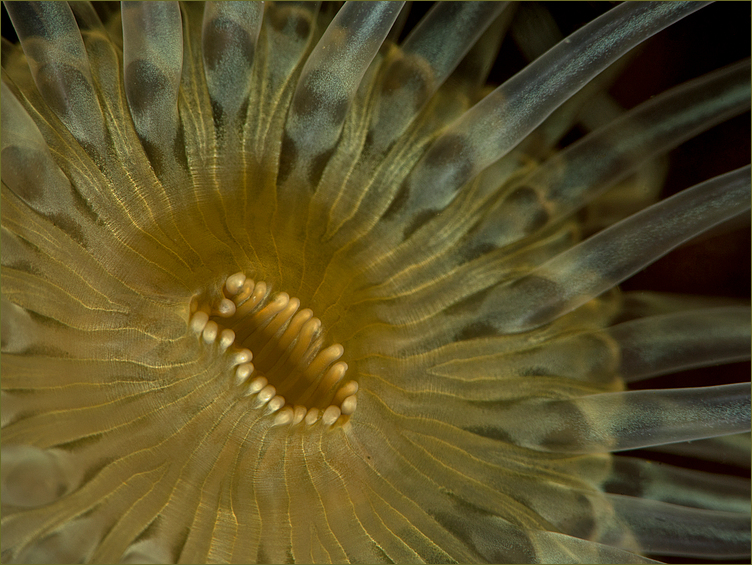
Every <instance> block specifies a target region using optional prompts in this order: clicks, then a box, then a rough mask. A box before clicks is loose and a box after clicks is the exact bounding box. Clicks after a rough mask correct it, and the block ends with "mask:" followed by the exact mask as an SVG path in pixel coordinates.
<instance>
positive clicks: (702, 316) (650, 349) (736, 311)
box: [606, 307, 750, 382]
mask: <svg viewBox="0 0 752 565" xmlns="http://www.w3.org/2000/svg"><path fill="white" fill-rule="evenodd" d="M749 320H750V309H749V308H745V307H730V308H709V309H704V310H694V311H689V312H679V313H676V314H668V315H664V316H654V317H650V318H643V319H639V320H633V321H631V322H626V323H623V324H619V325H617V326H613V327H611V328H609V329H608V330H606V333H608V335H610V336H611V337H613V338H614V339H615V340H616V341H617V343H618V344H619V347H620V350H621V363H620V367H619V374H620V375H621V376H622V378H623V379H624V380H625V381H627V382H633V381H638V380H642V379H647V378H650V377H652V376H655V375H661V374H665V373H670V372H676V371H681V370H684V369H691V368H694V367H704V366H708V365H716V364H722V363H733V362H735V361H743V360H746V359H749V358H750V349H749V341H750V327H749Z"/></svg>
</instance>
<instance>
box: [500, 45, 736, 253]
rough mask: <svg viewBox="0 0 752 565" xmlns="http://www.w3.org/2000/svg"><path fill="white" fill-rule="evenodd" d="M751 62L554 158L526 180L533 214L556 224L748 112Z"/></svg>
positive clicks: (664, 97) (671, 94) (658, 102)
mask: <svg viewBox="0 0 752 565" xmlns="http://www.w3.org/2000/svg"><path fill="white" fill-rule="evenodd" d="M749 64H750V63H749V59H747V60H746V61H741V62H739V63H737V64H735V65H732V66H730V67H727V68H725V69H722V70H720V71H717V72H714V73H710V74H708V75H705V76H703V77H700V78H699V79H696V80H693V81H691V82H688V83H686V84H683V85H681V86H679V87H677V88H674V89H671V90H669V91H667V92H665V93H664V94H661V95H660V96H656V97H655V98H651V99H650V100H649V101H647V102H646V103H644V104H641V105H640V106H638V107H637V108H635V109H633V110H631V111H630V112H627V113H626V114H625V115H624V116H622V117H621V118H619V119H617V120H615V121H613V122H611V123H609V125H608V126H606V127H604V128H602V129H600V130H598V131H596V132H594V133H593V134H591V135H589V136H587V137H585V138H584V139H582V140H581V141H579V142H577V143H575V144H573V145H572V146H571V147H568V148H567V149H566V150H564V151H562V152H561V153H559V154H558V155H556V156H555V157H554V158H552V159H550V160H549V161H548V162H546V163H545V164H544V165H542V166H541V167H540V168H538V169H536V170H535V171H534V172H533V173H532V174H531V175H530V176H528V177H527V178H526V179H524V180H523V181H522V184H523V185H524V186H526V187H531V188H533V189H534V190H536V191H537V192H539V198H541V200H542V201H543V202H544V203H545V204H544V206H542V207H540V208H538V210H536V211H535V212H538V213H543V214H546V215H547V217H548V221H549V222H553V221H556V220H557V219H558V218H560V217H561V216H563V215H566V214H568V213H571V212H572V211H573V210H576V209H577V208H579V207H580V206H582V205H583V204H584V203H585V202H588V201H589V200H591V199H592V198H594V197H595V196H597V195H598V194H600V193H601V192H603V191H604V190H605V189H606V188H608V187H610V186H612V185H613V184H614V183H616V182H617V181H619V180H620V179H622V178H624V177H625V176H626V175H627V174H628V173H630V172H632V171H633V170H634V169H635V168H636V167H637V166H638V165H640V164H641V163H642V162H643V161H645V160H647V159H649V158H652V157H653V156H654V155H656V154H657V153H663V152H666V151H668V150H670V149H673V148H674V147H677V146H678V145H679V144H680V143H683V142H684V141H686V140H687V139H690V138H691V137H694V136H695V135H697V134H698V133H700V132H701V131H704V130H707V129H709V128H711V127H712V126H715V125H717V124H719V123H721V122H723V121H726V120H728V119H729V118H731V117H733V116H735V115H737V114H739V113H741V112H743V111H745V110H747V109H749V105H750V85H749V73H750V66H749ZM541 208H542V209H541ZM530 214H531V215H534V213H530ZM521 236H522V234H508V235H507V237H512V238H516V237H521Z"/></svg>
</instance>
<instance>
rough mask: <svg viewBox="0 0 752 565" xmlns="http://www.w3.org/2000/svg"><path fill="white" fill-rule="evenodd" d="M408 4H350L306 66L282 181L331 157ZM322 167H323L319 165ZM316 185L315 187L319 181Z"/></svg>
mask: <svg viewBox="0 0 752 565" xmlns="http://www.w3.org/2000/svg"><path fill="white" fill-rule="evenodd" d="M402 5H403V2H378V3H360V2H355V3H352V4H346V5H345V6H344V7H343V8H342V9H341V10H340V11H339V12H338V13H337V15H336V16H335V18H334V20H333V21H332V23H331V24H330V25H329V27H328V28H327V30H326V32H324V35H323V37H322V38H321V40H320V41H319V42H318V43H317V45H316V47H315V48H314V50H313V52H312V53H311V54H310V56H309V57H308V60H307V61H306V63H305V66H304V67H303V70H302V72H301V75H300V80H299V81H298V85H297V87H296V89H295V94H294V95H293V98H292V104H291V106H290V113H289V115H288V117H287V122H286V124H285V136H286V137H285V141H284V142H283V146H282V155H286V156H287V157H288V158H290V159H291V160H292V162H291V163H284V162H283V163H282V164H281V168H280V178H279V180H278V182H280V183H284V181H285V180H286V178H287V177H288V175H290V174H294V173H293V172H292V170H293V169H297V168H298V167H301V169H302V170H300V174H304V175H308V174H310V170H311V168H312V162H311V161H312V160H313V159H314V158H316V157H319V159H320V160H323V161H324V163H325V162H326V159H325V158H324V157H323V155H330V153H329V152H330V151H331V149H332V148H333V147H334V144H335V143H336V142H337V139H338V138H339V135H340V132H341V131H342V124H343V123H344V121H345V118H346V117H347V111H348V109H349V107H350V104H351V103H352V100H353V97H354V96H355V92H356V90H357V88H358V86H359V85H360V81H361V79H362V78H363V75H364V74H365V72H366V69H367V68H368V66H369V65H370V63H371V61H372V60H373V58H374V57H375V56H376V53H377V52H378V50H379V48H380V47H381V44H382V42H383V41H384V38H385V37H386V35H387V33H388V32H389V29H390V28H391V27H392V24H393V23H394V20H395V19H397V16H398V15H399V12H400V9H401V8H402ZM319 167H321V168H323V163H320V164H319ZM319 175H320V172H319ZM314 184H315V183H314Z"/></svg>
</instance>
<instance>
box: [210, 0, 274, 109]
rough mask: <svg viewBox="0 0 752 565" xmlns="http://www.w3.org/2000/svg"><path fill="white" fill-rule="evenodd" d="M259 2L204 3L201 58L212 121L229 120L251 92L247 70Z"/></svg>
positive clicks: (258, 25) (257, 24)
mask: <svg viewBox="0 0 752 565" xmlns="http://www.w3.org/2000/svg"><path fill="white" fill-rule="evenodd" d="M263 15H264V6H263V4H261V3H260V2H207V3H206V6H205V7H204V20H203V26H202V27H203V29H202V38H201V41H202V55H203V60H204V73H205V74H206V83H207V86H208V88H209V95H210V96H211V99H212V106H213V110H214V116H215V120H221V118H222V116H227V119H233V118H235V116H236V115H237V113H238V111H239V110H240V108H241V106H242V105H243V103H244V102H246V101H247V99H248V95H249V93H250V90H251V68H252V65H253V58H254V54H255V50H256V40H257V39H258V34H259V31H260V30H261V21H262V18H263Z"/></svg>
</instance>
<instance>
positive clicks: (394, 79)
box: [372, 2, 507, 148]
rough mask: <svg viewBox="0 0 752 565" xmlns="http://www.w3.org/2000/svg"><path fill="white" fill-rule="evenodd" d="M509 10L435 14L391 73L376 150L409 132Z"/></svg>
mask: <svg viewBox="0 0 752 565" xmlns="http://www.w3.org/2000/svg"><path fill="white" fill-rule="evenodd" d="M506 7H507V2H466V3H458V2H457V3H456V2H446V3H438V4H436V5H434V7H433V8H431V11H429V13H428V14H427V15H426V16H425V17H424V18H423V19H422V20H421V22H420V24H419V25H418V26H417V27H416V28H415V29H414V30H413V31H412V32H411V33H410V36H409V37H408V38H407V39H406V40H405V42H404V44H403V45H402V48H401V49H400V53H399V55H398V57H397V58H395V59H394V60H392V61H391V63H390V64H389V66H388V67H387V69H386V70H385V74H384V78H383V81H384V82H383V83H382V86H381V98H380V100H379V105H378V107H377V110H376V112H374V115H373V118H372V127H373V132H374V138H373V143H374V145H375V146H376V148H383V147H385V146H387V145H388V144H389V143H390V142H391V141H392V140H394V139H395V138H396V137H397V136H399V135H400V134H401V133H402V132H404V130H405V128H406V127H407V125H408V124H409V123H410V121H411V120H412V119H413V118H414V117H415V116H416V115H417V114H418V113H419V112H420V110H421V109H422V108H423V107H424V106H425V104H426V103H427V102H428V100H429V99H430V98H431V96H433V94H434V93H435V92H436V90H437V89H438V88H439V86H440V85H441V84H442V83H443V82H444V81H445V80H446V78H447V77H448V76H449V74H450V73H451V72H452V71H453V70H454V69H455V67H456V66H457V65H458V64H459V62H460V61H461V60H462V58H463V57H464V56H465V54H466V53H467V52H468V51H469V50H470V48H471V47H472V46H473V44H474V43H475V42H476V41H477V40H478V38H479V37H480V36H481V35H482V34H483V32H484V31H485V30H486V28H487V27H488V26H489V25H490V24H491V23H492V22H493V21H494V19H495V18H496V17H497V16H498V15H499V14H500V13H501V11H502V10H504V9H505V8H506ZM458 30H459V31H458Z"/></svg>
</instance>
